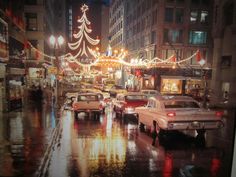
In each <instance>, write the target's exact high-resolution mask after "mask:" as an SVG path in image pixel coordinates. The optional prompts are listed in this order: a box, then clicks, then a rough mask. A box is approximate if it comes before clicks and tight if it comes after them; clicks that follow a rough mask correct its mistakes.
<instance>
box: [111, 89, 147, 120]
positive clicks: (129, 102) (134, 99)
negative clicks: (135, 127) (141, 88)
mask: <svg viewBox="0 0 236 177" xmlns="http://www.w3.org/2000/svg"><path fill="white" fill-rule="evenodd" d="M146 104H147V96H146V95H144V94H143V93H140V92H128V93H125V94H122V93H121V94H117V96H116V99H115V100H114V102H113V105H114V111H115V112H116V116H119V115H121V117H123V118H126V116H128V115H132V116H136V113H135V111H134V110H135V107H138V106H144V105H146Z"/></svg>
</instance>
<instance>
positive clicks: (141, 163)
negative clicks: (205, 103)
mask: <svg viewBox="0 0 236 177" xmlns="http://www.w3.org/2000/svg"><path fill="white" fill-rule="evenodd" d="M57 117H58V118H57ZM224 122H225V127H224V128H222V129H220V130H214V131H209V132H208V133H207V135H206V140H205V141H204V139H202V138H201V139H198V138H193V137H192V136H187V135H184V134H181V133H171V134H169V135H168V137H167V138H166V139H165V140H162V141H161V140H159V139H157V140H156V145H155V146H152V145H151V143H152V138H151V136H150V135H148V134H147V133H141V132H140V131H139V129H138V125H137V123H136V122H135V121H133V120H129V121H127V122H123V121H122V120H121V119H120V118H116V117H115V116H114V114H113V113H112V111H111V110H109V109H107V110H106V114H105V115H102V116H101V117H100V119H99V120H93V119H89V118H86V117H83V116H80V117H79V118H78V119H74V116H73V113H72V112H71V111H63V112H60V111H57V112H55V110H54V109H53V108H51V107H50V105H45V106H43V107H42V108H39V107H38V106H33V105H31V106H30V107H27V108H25V109H23V111H18V112H13V113H9V114H4V115H1V118H0V142H1V144H0V167H1V168H0V176H48V177H77V176H79V177H88V176H94V177H108V176H109V177H111V176H114V177H119V176H120V177H121V176H124V177H136V176H137V177H149V176H150V177H151V176H153V177H154V176H155V177H156V176H158V177H159V176H160V177H172V176H173V177H178V176H181V174H182V176H184V175H183V174H185V176H190V174H195V176H197V175H198V176H199V177H205V176H206V177H229V176H230V171H231V156H232V143H233V130H234V111H233V110H231V111H228V116H227V117H224ZM193 176H194V175H193Z"/></svg>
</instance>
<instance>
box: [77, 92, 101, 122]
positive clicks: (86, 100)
mask: <svg viewBox="0 0 236 177" xmlns="http://www.w3.org/2000/svg"><path fill="white" fill-rule="evenodd" d="M73 110H74V113H75V117H77V114H78V113H80V112H85V113H93V114H97V115H100V113H101V112H102V110H103V105H102V103H101V101H100V97H99V95H98V94H96V93H84V94H79V95H78V96H77V100H76V101H75V102H74V103H73Z"/></svg>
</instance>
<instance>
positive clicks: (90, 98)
mask: <svg viewBox="0 0 236 177" xmlns="http://www.w3.org/2000/svg"><path fill="white" fill-rule="evenodd" d="M78 101H98V96H97V95H79V96H78Z"/></svg>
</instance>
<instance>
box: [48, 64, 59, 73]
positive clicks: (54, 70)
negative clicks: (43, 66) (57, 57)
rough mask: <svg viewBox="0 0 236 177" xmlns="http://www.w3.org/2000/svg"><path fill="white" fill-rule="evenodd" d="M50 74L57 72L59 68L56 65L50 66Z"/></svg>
mask: <svg viewBox="0 0 236 177" xmlns="http://www.w3.org/2000/svg"><path fill="white" fill-rule="evenodd" d="M47 69H48V74H57V68H56V67H53V66H51V67H48V68H47Z"/></svg>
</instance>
